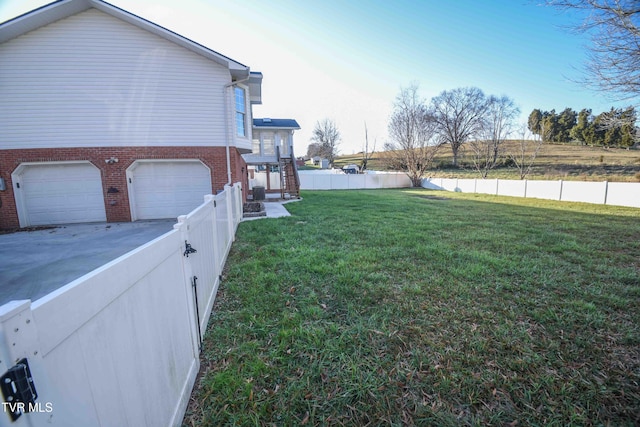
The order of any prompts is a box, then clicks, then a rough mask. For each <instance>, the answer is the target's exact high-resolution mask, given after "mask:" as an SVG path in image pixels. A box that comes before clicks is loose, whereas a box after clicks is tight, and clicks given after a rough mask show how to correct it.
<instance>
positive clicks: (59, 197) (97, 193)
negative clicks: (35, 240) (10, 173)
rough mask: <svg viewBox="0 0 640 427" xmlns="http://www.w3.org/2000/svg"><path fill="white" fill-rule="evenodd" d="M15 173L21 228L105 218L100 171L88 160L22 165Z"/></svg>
mask: <svg viewBox="0 0 640 427" xmlns="http://www.w3.org/2000/svg"><path fill="white" fill-rule="evenodd" d="M14 176H15V178H14V182H15V183H16V184H15V185H16V187H17V188H16V189H15V190H16V203H17V205H18V206H19V212H18V214H19V216H20V225H21V226H23V227H26V226H32V225H48V224H69V223H76V222H98V221H100V222H102V221H106V220H107V215H106V213H105V207H104V197H103V193H102V180H101V178H100V171H99V170H98V168H96V167H95V166H94V165H92V164H91V163H89V162H82V163H54V164H46V163H42V164H22V165H20V166H19V167H18V168H17V169H16V172H14ZM18 186H19V187H18Z"/></svg>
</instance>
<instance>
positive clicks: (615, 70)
mask: <svg viewBox="0 0 640 427" xmlns="http://www.w3.org/2000/svg"><path fill="white" fill-rule="evenodd" d="M546 4H547V5H551V6H554V7H556V8H559V9H563V10H574V11H578V12H579V13H581V14H583V15H584V20H583V21H582V24H579V25H577V26H576V27H575V28H574V29H575V30H576V31H578V32H582V33H587V34H589V35H590V36H591V46H590V47H589V60H588V62H587V64H586V72H587V77H586V78H585V81H584V83H586V84H588V85H590V86H592V87H595V88H597V89H598V90H601V91H604V92H607V93H611V94H614V95H617V96H618V97H621V98H620V99H635V101H636V102H638V97H639V96H640V2H638V0H546Z"/></svg>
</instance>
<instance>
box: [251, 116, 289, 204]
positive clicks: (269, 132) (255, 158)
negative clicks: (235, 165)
mask: <svg viewBox="0 0 640 427" xmlns="http://www.w3.org/2000/svg"><path fill="white" fill-rule="evenodd" d="M299 129H300V125H298V122H296V121H295V120H293V119H271V118H263V119H253V150H252V153H251V154H245V155H243V157H244V159H245V161H246V162H247V165H248V168H249V186H250V188H253V187H256V186H260V187H264V188H265V191H266V193H267V194H269V193H271V194H277V193H279V194H280V197H281V198H283V199H286V198H298V197H299V196H300V178H299V177H298V167H297V162H296V158H295V156H294V153H293V132H294V131H296V130H299Z"/></svg>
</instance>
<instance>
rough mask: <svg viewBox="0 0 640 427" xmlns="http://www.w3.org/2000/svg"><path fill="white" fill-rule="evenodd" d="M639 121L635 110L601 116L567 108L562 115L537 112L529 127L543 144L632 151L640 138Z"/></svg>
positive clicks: (615, 111)
mask: <svg viewBox="0 0 640 427" xmlns="http://www.w3.org/2000/svg"><path fill="white" fill-rule="evenodd" d="M636 118H637V115H636V111H635V108H634V107H627V108H611V110H609V111H604V112H602V113H600V114H598V115H595V114H593V113H592V110H591V109H588V108H584V109H582V110H580V112H576V111H575V110H573V109H571V108H565V109H564V110H563V111H562V112H560V113H556V111H555V110H551V111H542V110H540V109H537V108H536V109H534V110H533V111H532V112H531V114H529V120H528V123H527V125H528V128H529V130H530V131H531V133H533V134H534V135H538V136H539V137H540V138H541V139H542V141H543V142H556V143H575V142H577V143H580V144H583V145H592V146H603V147H620V148H628V147H631V146H632V145H634V144H635V143H636V142H637V140H638V137H640V132H639V131H638V128H637V127H636V126H635V123H636Z"/></svg>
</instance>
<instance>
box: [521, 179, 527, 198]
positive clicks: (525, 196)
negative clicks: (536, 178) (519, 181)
mask: <svg viewBox="0 0 640 427" xmlns="http://www.w3.org/2000/svg"><path fill="white" fill-rule="evenodd" d="M527 181H528V179H525V180H524V196H522V197H524V198H525V199H526V198H527Z"/></svg>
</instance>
